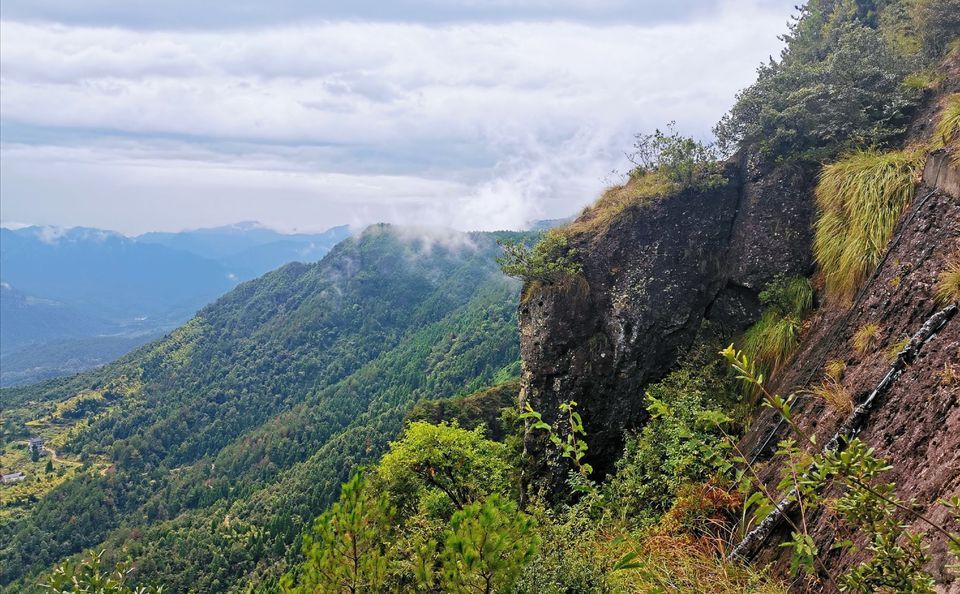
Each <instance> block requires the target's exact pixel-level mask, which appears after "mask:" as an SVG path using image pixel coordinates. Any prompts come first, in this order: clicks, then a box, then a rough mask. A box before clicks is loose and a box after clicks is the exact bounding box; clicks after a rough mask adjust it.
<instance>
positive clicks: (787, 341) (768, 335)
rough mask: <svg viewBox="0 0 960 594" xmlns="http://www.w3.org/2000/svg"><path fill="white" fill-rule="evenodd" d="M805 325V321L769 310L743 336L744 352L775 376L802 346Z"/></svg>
mask: <svg viewBox="0 0 960 594" xmlns="http://www.w3.org/2000/svg"><path fill="white" fill-rule="evenodd" d="M802 324H803V321H802V319H801V318H799V317H797V316H795V315H792V314H787V315H785V316H784V315H781V314H780V313H779V312H777V311H776V310H774V309H768V310H767V311H765V312H764V313H763V315H762V316H761V317H760V321H758V322H757V323H756V324H754V325H753V326H751V327H750V328H749V329H748V330H747V331H746V333H745V334H744V335H743V350H744V351H745V352H747V353H749V354H750V357H751V359H752V360H754V361H756V363H757V365H759V366H760V367H761V368H762V369H764V370H765V371H766V373H767V375H772V374H774V373H776V372H777V371H778V370H779V369H780V368H781V367H783V365H784V363H786V362H787V359H789V358H790V355H791V354H793V351H795V350H796V349H797V347H798V346H799V345H800V329H801V327H802Z"/></svg>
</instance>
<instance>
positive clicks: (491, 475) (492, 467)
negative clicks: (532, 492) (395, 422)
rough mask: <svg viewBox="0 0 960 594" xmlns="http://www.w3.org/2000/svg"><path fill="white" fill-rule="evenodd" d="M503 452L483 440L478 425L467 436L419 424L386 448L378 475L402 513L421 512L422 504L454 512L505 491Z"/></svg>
mask: <svg viewBox="0 0 960 594" xmlns="http://www.w3.org/2000/svg"><path fill="white" fill-rule="evenodd" d="M505 453H506V446H504V445H503V444H501V443H497V442H495V441H490V440H488V439H486V438H485V437H484V429H483V427H482V426H481V427H477V428H476V429H474V430H472V431H467V430H466V429H461V428H460V427H458V426H457V425H456V424H453V425H449V424H447V423H441V424H439V425H431V424H430V423H424V422H422V421H417V422H414V423H411V424H410V425H409V426H408V427H407V429H406V431H404V433H403V436H402V437H401V438H400V439H399V440H398V441H395V442H392V443H391V444H390V451H389V452H388V453H387V454H386V455H384V457H383V458H382V459H381V460H380V465H379V468H378V472H377V475H378V477H379V479H380V481H381V483H382V486H383V488H384V489H385V490H386V491H387V492H389V493H390V496H391V499H392V500H393V502H394V503H395V504H396V505H397V507H398V508H399V509H400V510H401V511H402V512H403V513H405V514H414V513H417V512H418V511H422V510H421V508H422V507H424V503H425V502H432V505H430V506H429V507H432V508H433V509H435V510H443V509H449V510H451V513H452V511H456V510H460V509H463V508H464V507H465V506H467V505H469V504H471V503H473V502H475V501H478V500H480V499H482V498H484V497H486V496H487V495H488V494H491V493H504V492H506V491H507V490H508V483H507V479H508V477H509V466H510V465H509V464H508V462H507V461H506V460H505ZM438 499H441V500H445V501H446V506H444V505H442V504H441V503H439V502H438Z"/></svg>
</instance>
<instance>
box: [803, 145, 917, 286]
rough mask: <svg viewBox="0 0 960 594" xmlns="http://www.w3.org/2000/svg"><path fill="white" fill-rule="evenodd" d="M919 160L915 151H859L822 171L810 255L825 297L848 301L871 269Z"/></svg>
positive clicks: (906, 198)
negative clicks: (815, 262) (813, 258)
mask: <svg viewBox="0 0 960 594" xmlns="http://www.w3.org/2000/svg"><path fill="white" fill-rule="evenodd" d="M924 159H925V157H924V153H923V152H922V151H920V150H905V151H894V152H887V153H878V152H875V151H860V152H856V153H853V154H851V155H848V156H847V157H845V158H843V159H841V160H840V161H837V162H836V163H833V164H831V165H827V166H825V167H824V168H823V171H822V172H821V174H820V182H819V183H818V184H817V190H816V198H817V205H818V206H819V208H820V218H819V219H818V221H817V229H816V237H815V239H814V245H813V249H814V256H815V257H816V260H817V263H818V264H819V265H820V269H821V270H822V271H823V277H824V282H825V285H826V291H827V295H828V296H829V297H831V298H834V299H838V300H849V299H850V298H851V297H852V296H853V293H854V292H855V291H856V290H857V289H858V288H859V287H860V285H861V284H862V283H863V282H864V281H865V280H866V278H867V276H868V275H869V274H870V273H871V272H872V271H873V270H874V268H876V266H877V263H878V262H879V261H880V257H881V256H882V255H883V252H884V250H885V249H886V247H887V243H888V242H889V241H890V237H891V236H892V235H893V230H894V228H895V227H896V224H897V220H898V219H899V218H900V214H901V213H902V212H903V209H904V208H906V206H907V204H909V203H910V200H911V199H912V198H913V192H914V187H915V185H916V180H917V177H918V176H919V174H920V172H921V170H922V168H923V163H924Z"/></svg>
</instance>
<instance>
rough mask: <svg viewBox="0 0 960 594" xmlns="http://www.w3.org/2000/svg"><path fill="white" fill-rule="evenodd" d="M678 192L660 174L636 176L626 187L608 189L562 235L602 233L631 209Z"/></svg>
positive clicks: (671, 183) (565, 228) (566, 227)
mask: <svg viewBox="0 0 960 594" xmlns="http://www.w3.org/2000/svg"><path fill="white" fill-rule="evenodd" d="M678 188H679V186H678V184H676V183H675V182H672V181H670V180H669V179H668V178H667V177H666V176H665V175H664V174H662V173H660V172H657V171H652V172H649V173H642V174H639V175H633V176H631V177H630V179H629V180H627V183H625V184H622V185H619V186H613V187H611V188H608V189H607V191H605V192H604V193H603V194H602V195H601V196H600V198H599V199H598V200H597V201H596V202H594V203H593V204H591V205H590V206H588V207H586V208H584V209H583V211H582V212H581V213H580V216H578V217H577V219H576V220H575V221H573V222H572V223H570V224H569V225H567V226H565V227H563V229H562V231H563V232H564V233H565V234H566V235H567V236H573V235H580V234H584V233H603V232H604V231H606V230H607V229H608V228H609V227H610V224H611V223H612V222H613V221H614V220H616V219H617V217H619V216H620V215H621V214H622V213H623V211H625V210H627V209H628V208H630V207H631V206H634V205H636V204H641V203H644V202H646V201H649V200H652V199H654V198H658V197H662V196H666V195H667V194H670V193H671V192H674V191H676V190H677V189H678Z"/></svg>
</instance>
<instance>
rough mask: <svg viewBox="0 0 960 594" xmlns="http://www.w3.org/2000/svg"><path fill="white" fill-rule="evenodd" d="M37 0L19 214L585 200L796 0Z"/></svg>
mask: <svg viewBox="0 0 960 594" xmlns="http://www.w3.org/2000/svg"><path fill="white" fill-rule="evenodd" d="M35 4H36V7H35V9H29V10H28V8H27V5H26V4H22V5H21V4H16V3H15V8H14V9H12V10H11V9H9V8H8V6H7V5H6V4H5V12H4V14H5V17H7V18H8V20H4V21H0V69H2V71H3V75H2V76H3V89H4V92H3V110H2V117H0V125H2V126H3V144H2V145H0V151H2V156H3V159H2V161H0V168H2V172H3V175H2V176H0V190H2V191H3V194H4V197H5V203H6V204H5V205H4V212H3V219H4V220H13V219H16V220H30V221H37V222H48V223H59V224H81V223H82V224H88V225H98V226H108V225H109V226H111V227H114V228H118V229H121V230H124V231H126V232H134V231H137V230H144V227H145V226H149V225H162V226H163V227H162V228H171V229H175V228H183V227H190V226H197V225H198V224H201V223H202V224H223V223H229V222H232V221H235V220H237V219H256V220H261V221H263V222H264V223H267V224H271V225H274V226H279V227H282V228H288V229H289V228H293V227H298V228H305V227H312V228H316V227H322V226H329V225H332V224H337V223H341V222H351V223H354V224H357V225H362V224H366V223H369V222H373V221H380V220H384V221H393V222H405V221H410V220H413V221H426V222H428V223H429V224H436V225H445V226H454V227H458V228H461V229H462V228H484V229H487V228H502V227H517V226H520V225H522V224H523V223H525V222H526V221H527V220H529V219H530V218H532V217H541V216H542V217H551V218H552V217H558V216H565V215H568V214H570V213H571V212H572V211H574V210H575V209H577V208H579V207H580V206H582V205H583V204H585V203H586V202H588V201H589V200H590V199H592V198H593V197H594V196H595V194H596V193H597V191H598V190H599V187H600V182H599V179H600V178H601V177H602V176H603V174H604V173H605V172H607V171H609V170H610V169H611V168H612V167H616V166H618V164H619V163H620V162H621V161H622V151H623V150H624V149H625V148H626V147H627V146H629V143H630V137H631V135H632V133H633V132H636V131H640V130H649V129H651V128H653V127H655V126H661V125H663V124H664V123H665V122H666V121H669V120H672V119H675V120H677V121H678V123H679V125H680V127H681V129H682V130H684V131H686V132H688V133H691V134H695V135H697V136H701V137H705V136H706V135H707V134H708V133H709V129H710V127H711V125H712V124H713V122H715V121H716V120H717V119H718V118H719V117H720V115H721V114H722V113H723V112H724V111H725V110H726V109H727V108H728V107H729V105H730V104H731V103H732V99H733V96H734V93H735V92H736V91H737V90H738V89H739V88H741V87H743V86H744V85H746V84H747V83H749V82H750V80H751V79H752V78H753V73H754V69H755V65H756V64H758V63H759V62H760V61H762V60H763V59H764V58H765V57H766V56H767V55H769V54H771V53H776V51H778V49H779V46H780V42H779V41H778V40H777V39H776V35H777V33H778V32H780V31H781V30H782V29H783V24H784V22H785V21H786V18H787V16H788V13H789V4H788V3H785V2H778V3H774V2H770V1H768V2H753V1H751V0H739V1H733V0H729V1H724V2H717V3H708V4H709V5H708V6H707V7H706V8H705V9H704V12H702V13H696V12H695V10H694V7H693V4H687V5H685V8H683V10H682V11H681V12H683V16H684V18H682V19H681V18H679V17H677V18H673V17H671V18H667V17H663V18H661V17H658V16H656V15H654V16H651V18H650V19H649V20H648V21H643V22H640V21H638V19H632V20H631V19H627V20H626V21H624V22H621V23H616V22H613V21H612V20H605V19H596V18H587V17H585V16H582V14H581V13H584V14H585V13H586V12H589V8H588V7H589V6H590V3H586V2H582V1H578V0H569V1H566V2H559V3H546V2H539V1H527V2H511V1H502V2H496V3H494V5H495V7H496V10H498V11H500V12H502V13H503V14H504V15H509V14H513V15H515V16H517V17H518V18H515V19H500V18H484V17H481V16H477V14H474V13H476V12H477V11H480V12H483V11H486V10H488V8H484V6H487V7H489V5H488V4H487V3H480V2H472V1H466V0H464V1H461V2H456V3H453V5H454V7H455V9H456V11H459V12H457V14H458V15H460V16H457V17H456V18H453V17H451V18H437V19H430V18H427V17H423V18H421V19H419V20H416V21H415V20H411V19H407V20H402V22H397V21H390V22H387V21H385V20H384V19H375V20H370V21H362V20H359V19H361V18H367V16H369V15H367V16H364V15H366V12H364V11H367V10H370V11H372V10H373V8H372V6H373V5H372V4H371V5H370V6H369V7H367V5H366V4H365V3H363V2H360V3H358V4H356V6H357V8H356V11H357V12H356V14H354V15H352V16H342V15H341V16H342V19H346V20H336V21H322V22H309V24H296V25H291V24H285V23H281V24H273V25H268V26H258V27H251V26H247V27H245V28H243V29H233V28H229V27H221V28H220V29H215V28H211V27H210V26H206V25H204V26H198V27H196V28H192V29H189V30H186V29H167V30H156V29H149V30H136V29H134V28H132V27H133V25H129V26H110V27H102V26H87V25H83V24H68V25H63V24H50V23H48V22H42V21H39V20H36V19H42V18H48V17H50V15H47V13H46V12H44V11H53V12H52V13H50V14H54V13H56V14H61V15H63V14H66V12H70V11H71V10H73V9H72V8H70V6H72V5H71V4H70V3H66V2H54V1H45V2H38V3H35ZM240 4H244V3H242V2H241V3H240ZM378 4H380V3H378ZM412 4H416V6H417V7H419V8H418V10H421V12H424V11H427V7H431V6H434V4H435V3H434V2H427V1H422V2H417V3H411V5H412ZM31 5H33V4H31ZM294 5H296V6H297V7H299V8H297V10H300V9H301V8H303V6H302V5H300V4H297V3H287V4H285V6H290V7H293V6H294ZM17 6H19V8H17ZM109 6H110V7H112V8H110V10H107V4H105V3H95V4H94V8H92V9H91V14H96V13H97V10H98V9H97V7H100V8H102V10H103V11H105V12H104V14H108V13H109V14H113V13H111V12H110V11H111V10H113V11H114V12H116V11H117V10H120V9H117V8H116V6H118V5H114V4H111V5H109ZM129 6H132V7H134V8H130V10H134V9H135V10H137V11H146V12H143V14H147V13H148V12H149V11H150V10H152V9H149V8H148V7H147V3H137V2H131V3H129ZM251 6H252V5H251ZM437 6H439V4H438V5H437ZM444 6H447V5H444ZM628 6H629V4H627V3H621V2H613V1H610V2H606V3H603V4H602V5H601V12H602V11H603V10H609V11H613V12H612V13H611V14H613V13H616V11H620V12H623V11H625V10H627V7H628ZM365 7H366V8H365ZM603 7H606V8H603ZM166 9H168V8H166V7H165V10H166ZM30 10H33V12H30ZM124 10H126V9H124ZM280 10H281V12H282V9H280ZM291 10H293V8H291ZM384 10H387V11H388V12H389V10H390V9H384ZM437 10H440V11H441V12H442V10H454V8H449V7H448V8H444V9H441V8H437ZM490 10H492V9H490ZM64 11H66V12H64ZM511 11H512V12H511ZM564 11H567V12H564ZM571 11H572V12H571ZM578 11H579V12H578ZM121 12H122V10H121ZM171 12H176V11H171ZM568 13H569V14H568ZM411 14H416V12H414V13H411ZM575 14H581V17H582V18H581V20H579V21H575V20H573V17H572V16H570V15H575ZM617 14H619V13H617ZM745 14H749V15H750V17H749V18H745V17H744V15H745ZM9 15H13V16H14V17H16V18H22V19H24V20H19V21H14V20H9ZM44 15H47V16H46V17H45V16H44ZM470 15H473V16H470ZM551 15H552V16H551ZM558 15H560V16H562V15H567V16H562V20H544V19H548V18H551V19H556V18H560V16H558ZM381 16H382V15H381ZM694 16H697V17H698V18H694ZM461 17H462V18H461ZM50 18H53V17H50ZM56 18H58V20H61V21H64V22H68V23H69V22H74V21H78V22H88V21H85V20H83V19H71V18H66V17H64V18H59V17H56ZM28 19H32V20H28ZM111 19H112V20H111ZM90 22H97V23H99V22H108V23H111V24H114V25H116V23H121V24H123V23H125V22H126V21H124V19H123V18H121V17H119V16H117V15H116V14H114V16H113V17H110V18H106V17H104V19H92V20H90ZM267 22H272V21H267ZM154 228H155V227H154Z"/></svg>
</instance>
